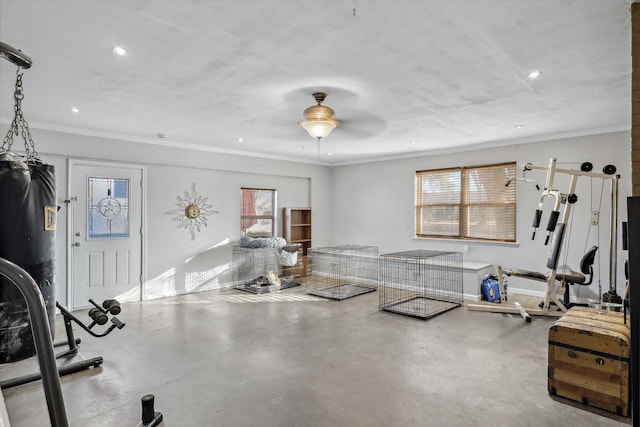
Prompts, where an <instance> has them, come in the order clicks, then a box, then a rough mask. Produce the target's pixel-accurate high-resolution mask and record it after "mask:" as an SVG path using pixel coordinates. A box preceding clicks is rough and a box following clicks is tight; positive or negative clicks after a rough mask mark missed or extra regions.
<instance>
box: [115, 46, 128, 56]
mask: <svg viewBox="0 0 640 427" xmlns="http://www.w3.org/2000/svg"><path fill="white" fill-rule="evenodd" d="M111 51H112V52H113V53H115V54H116V55H118V56H124V55H126V54H127V51H126V49H124V48H123V47H120V46H116V47H114V48H113V49H111Z"/></svg>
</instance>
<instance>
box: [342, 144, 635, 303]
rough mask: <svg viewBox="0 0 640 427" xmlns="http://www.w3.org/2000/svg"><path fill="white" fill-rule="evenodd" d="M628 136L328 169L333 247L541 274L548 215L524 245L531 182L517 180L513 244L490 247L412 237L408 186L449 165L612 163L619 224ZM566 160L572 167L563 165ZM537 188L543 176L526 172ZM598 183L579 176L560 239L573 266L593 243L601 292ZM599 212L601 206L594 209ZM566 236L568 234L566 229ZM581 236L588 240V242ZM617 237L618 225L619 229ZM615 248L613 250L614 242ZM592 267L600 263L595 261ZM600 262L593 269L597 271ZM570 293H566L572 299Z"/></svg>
mask: <svg viewBox="0 0 640 427" xmlns="http://www.w3.org/2000/svg"><path fill="white" fill-rule="evenodd" d="M630 153H631V138H630V134H629V133H628V132H618V133H611V134H605V135H594V136H588V137H580V138H570V139H561V140H555V141H546V142H540V143H530V144H521V145H514V146H508V147H500V148H488V149H478V150H472V151H465V152H458V153H449V154H440V155H424V156H416V157H413V158H407V159H400V160H391V161H383V162H375V163H365V164H357V165H348V166H337V167H333V168H332V175H331V188H332V197H331V200H332V209H331V217H332V219H333V221H332V227H331V241H332V244H361V245H376V246H378V247H379V250H380V253H381V254H382V253H386V252H395V251H404V250H412V249H433V250H454V251H460V252H464V258H465V259H466V260H472V261H481V262H487V263H491V264H502V265H503V266H505V267H512V268H524V269H530V270H536V271H541V272H545V271H546V267H545V262H546V257H547V251H548V246H544V235H545V234H546V232H545V227H546V221H547V218H548V215H549V212H550V211H551V207H550V205H549V203H548V202H546V203H545V205H544V208H543V210H544V214H543V220H542V223H541V228H540V229H539V231H538V234H537V237H536V239H535V240H533V241H532V240H531V230H532V227H531V224H532V221H533V215H534V212H535V209H536V208H537V206H538V201H539V196H540V191H538V190H536V188H535V186H534V184H530V183H525V182H518V187H517V188H518V199H517V202H518V210H517V244H495V243H494V244H492V243H480V242H477V241H455V240H445V239H417V238H414V191H415V190H414V185H415V172H416V171H418V170H424V169H437V168H444V167H455V166H471V165H482V164H490V163H500V162H507V161H516V162H517V164H518V166H520V165H521V164H522V163H525V162H531V163H534V164H540V165H543V166H546V165H547V164H548V162H549V159H550V158H552V157H555V158H557V161H558V163H559V166H558V167H562V168H565V169H571V168H574V169H579V167H580V164H581V163H582V162H586V161H589V162H592V163H593V165H594V172H601V171H602V168H603V166H605V165H607V164H613V165H615V166H616V167H617V169H618V172H617V173H618V174H620V175H621V179H620V185H619V221H624V220H626V197H628V196H629V195H630V194H631V173H630V168H631V156H630ZM566 162H572V163H574V164H562V163H566ZM527 178H534V179H536V180H537V181H538V183H539V184H540V187H541V188H542V187H543V186H544V182H545V174H544V173H543V172H534V171H531V172H528V173H527ZM556 182H557V184H558V189H559V190H560V191H567V189H568V180H566V179H561V178H558V180H557V181H556ZM601 182H602V180H599V179H593V180H592V179H591V178H580V179H579V180H578V186H577V188H576V194H577V195H578V197H579V200H578V202H577V203H576V204H575V205H574V209H573V212H574V214H573V221H572V224H573V226H572V228H571V230H570V233H571V235H570V236H569V235H568V236H566V237H565V242H568V245H567V244H566V243H565V246H566V247H568V251H567V254H566V259H565V258H564V257H563V258H561V262H562V260H563V259H564V260H566V262H567V263H568V264H569V265H570V266H573V267H574V268H578V262H579V260H580V258H581V257H582V255H583V254H584V252H585V248H587V247H590V246H591V245H593V244H598V243H599V246H600V249H599V251H598V255H599V259H598V260H596V269H597V270H598V271H599V278H600V283H601V286H602V288H603V291H607V290H608V289H609V282H610V281H609V274H608V271H609V234H610V233H609V206H610V203H609V200H610V190H609V188H610V187H609V183H608V182H607V183H606V184H605V186H604V190H603V201H602V205H601V206H600V202H599V200H600V193H601V188H602V187H601ZM599 206H600V207H599ZM598 209H599V210H600V211H601V222H600V225H599V226H598V227H592V228H590V227H589V224H590V214H591V211H592V210H598ZM567 232H569V231H567ZM587 233H588V234H589V236H588V237H587ZM618 234H620V227H619V230H618ZM618 246H619V247H620V240H619V244H618ZM617 253H618V263H617V270H618V274H617V283H618V284H617V289H618V294H619V295H621V294H622V292H624V286H625V283H624V270H623V262H624V259H626V253H625V252H623V251H618V252H617ZM598 261H599V262H598ZM598 264H599V265H598ZM594 282H595V283H594V284H593V285H591V286H590V287H589V289H585V288H583V289H580V290H579V291H580V296H581V297H583V298H597V295H598V274H596V279H595V281H594ZM510 286H512V287H513V288H520V289H524V290H525V291H530V293H532V294H535V295H539V294H540V292H542V291H544V285H541V284H540V283H536V282H532V281H526V280H521V279H520V280H518V279H515V278H512V279H511V281H510ZM573 292H575V290H572V293H573Z"/></svg>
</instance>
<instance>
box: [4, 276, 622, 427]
mask: <svg viewBox="0 0 640 427" xmlns="http://www.w3.org/2000/svg"><path fill="white" fill-rule="evenodd" d="M377 307H378V293H377V292H373V293H370V294H366V295H362V296H358V297H355V298H352V299H348V300H344V301H327V300H322V299H320V298H316V297H311V296H307V295H306V294H305V293H304V289H302V288H293V289H288V290H285V291H282V292H280V293H278V294H266V295H258V296H254V295H252V294H248V293H244V292H242V291H237V290H233V289H223V290H218V291H210V292H206V293H199V294H191V295H186V296H179V297H174V298H166V299H160V300H153V301H147V302H144V303H129V304H125V305H123V310H122V313H121V314H120V315H119V316H118V317H119V318H120V319H121V320H122V321H124V322H126V324H127V325H126V327H125V328H124V329H122V330H117V331H115V332H114V333H112V334H111V335H109V336H107V337H106V338H102V339H95V338H92V337H90V336H88V335H87V334H86V333H84V332H83V331H78V330H77V331H76V332H77V336H78V337H81V338H82V340H83V343H82V344H81V352H82V354H83V355H84V356H86V357H90V356H97V355H102V356H104V360H105V361H104V364H103V366H102V367H101V368H97V369H92V370H88V371H85V372H82V373H77V374H73V375H71V376H67V377H64V378H63V380H62V383H63V384H62V386H63V392H64V395H65V402H66V408H67V414H68V417H69V420H70V424H71V425H72V426H91V427H96V426H105V427H106V426H109V427H114V426H115V427H119V426H135V425H137V424H138V423H139V421H140V413H141V409H140V408H141V406H140V398H141V397H142V396H143V395H144V394H147V393H153V394H154V395H155V396H156V410H157V411H161V412H162V413H163V415H164V419H165V421H164V425H166V426H180V427H183V426H216V427H218V426H234V427H243V426H261V427H270V426H274V427H276V426H277V427H280V426H286V427H290V426H296V427H303V426H309V427H316V426H323V427H324V426H332V427H333V426H336V427H337V426H345V427H347V426H348V427H358V426H367V427H373V426H385V427H387V426H393V427H399V426H421V427H424V426H448V427H452V426H453V427H458V426H474V427H476V426H483V427H485V426H536V427H540V426H553V427H560V426H571V427H573V426H583V427H587V426H598V427H606V426H624V425H627V424H628V423H629V421H628V420H625V419H620V418H617V419H616V418H615V416H611V417H609V416H602V415H600V414H596V413H593V412H589V411H586V410H583V409H580V408H577V407H574V406H572V405H569V404H566V403H563V402H559V401H557V400H554V399H552V398H551V397H550V396H549V395H548V394H547V385H546V375H547V333H548V329H549V327H550V326H551V324H552V323H553V319H549V318H542V317H538V318H534V319H533V321H532V322H531V323H525V322H524V321H523V320H522V319H521V318H520V317H518V316H515V315H505V314H493V313H481V312H472V311H468V310H467V309H466V308H464V307H461V308H456V309H454V310H451V311H448V312H446V313H444V314H441V315H439V316H436V317H434V318H432V319H429V320H427V321H423V320H419V319H415V318H411V317H407V316H402V315H397V314H392V313H388V312H381V311H378V308H377ZM78 315H79V316H81V317H82V318H84V317H85V316H84V313H79V314H78ZM59 323H61V322H59ZM59 326H62V325H61V324H60V325H59ZM57 337H58V339H60V338H62V337H64V333H63V330H62V329H61V328H60V327H59V328H58V332H57ZM33 366H34V360H33V359H30V360H28V361H25V362H20V363H17V364H12V365H2V366H0V378H3V379H4V378H8V377H11V376H14V375H16V374H17V373H20V372H21V371H26V370H28V369H30V368H31V367H33ZM4 396H5V401H6V402H5V403H6V407H7V411H8V413H9V417H10V420H11V423H12V424H11V425H12V426H13V427H33V426H36V425H49V420H48V415H47V410H46V404H45V401H44V394H43V392H42V386H41V384H40V383H39V382H38V383H32V384H29V385H24V386H20V387H16V388H13V389H9V390H5V391H4Z"/></svg>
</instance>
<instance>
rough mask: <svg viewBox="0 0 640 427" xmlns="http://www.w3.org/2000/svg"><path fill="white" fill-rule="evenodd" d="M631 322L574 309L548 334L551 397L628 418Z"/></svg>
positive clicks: (607, 313)
mask: <svg viewBox="0 0 640 427" xmlns="http://www.w3.org/2000/svg"><path fill="white" fill-rule="evenodd" d="M629 323H630V322H629V318H628V317H627V323H626V324H624V315H623V314H622V313H617V312H610V311H602V310H597V309H592V308H585V307H574V308H572V309H570V310H569V311H568V312H566V313H565V314H564V315H563V316H562V317H560V318H559V319H558V320H557V321H556V322H555V323H554V324H553V326H551V328H550V329H549V367H548V380H547V387H548V390H549V393H551V394H552V395H557V396H561V397H565V398H568V399H571V400H575V401H578V402H581V403H582V404H584V405H588V406H592V407H594V408H599V409H604V410H606V411H609V412H613V413H615V414H618V415H622V416H625V417H628V416H629V357H630V348H629V345H630V342H631V332H630V326H629Z"/></svg>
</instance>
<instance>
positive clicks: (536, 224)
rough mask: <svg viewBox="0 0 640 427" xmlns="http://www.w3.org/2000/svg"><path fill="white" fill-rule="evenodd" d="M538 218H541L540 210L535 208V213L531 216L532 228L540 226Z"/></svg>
mask: <svg viewBox="0 0 640 427" xmlns="http://www.w3.org/2000/svg"><path fill="white" fill-rule="evenodd" d="M540 219H542V210H540V209H536V214H535V215H534V217H533V228H538V227H540Z"/></svg>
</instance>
